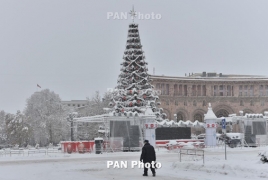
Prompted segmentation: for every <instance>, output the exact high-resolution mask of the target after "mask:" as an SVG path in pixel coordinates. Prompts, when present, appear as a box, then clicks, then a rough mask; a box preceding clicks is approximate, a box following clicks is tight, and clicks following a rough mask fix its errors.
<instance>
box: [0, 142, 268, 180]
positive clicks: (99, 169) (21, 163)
mask: <svg viewBox="0 0 268 180" xmlns="http://www.w3.org/2000/svg"><path fill="white" fill-rule="evenodd" d="M227 150H228V153H227V160H225V159H224V149H222V148H214V149H213V148H208V149H206V153H205V154H206V155H205V165H203V164H202V160H201V158H200V157H197V158H195V159H194V158H193V157H192V156H183V157H182V162H179V157H178V153H170V152H167V151H157V162H161V163H162V168H161V169H158V170H157V171H156V177H152V176H151V172H150V171H149V177H142V173H143V169H138V168H137V167H135V168H134V169H132V168H131V167H130V164H131V161H137V160H139V156H140V153H139V152H132V153H109V154H71V155H68V154H61V153H58V154H51V155H49V156H45V155H40V154H35V155H30V156H19V155H14V156H12V157H9V156H6V157H5V156H0V180H61V179H64V180H74V179H79V180H84V179H85V180H95V179H96V180H110V179H116V180H125V179H129V180H132V179H133V180H134V179H140V178H142V179H144V178H145V179H148V178H149V179H161V180H170V179H177V180H214V179H217V180H226V179H227V178H228V179H231V180H241V179H268V170H267V169H268V164H262V163H260V161H259V159H260V157H258V153H259V152H261V151H264V150H267V148H266V147H265V148H243V149H240V148H235V149H230V148H228V149H227ZM107 161H128V165H129V166H128V169H112V168H111V169H107Z"/></svg>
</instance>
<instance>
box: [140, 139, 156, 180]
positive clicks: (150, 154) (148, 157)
mask: <svg viewBox="0 0 268 180" xmlns="http://www.w3.org/2000/svg"><path fill="white" fill-rule="evenodd" d="M140 161H141V162H143V163H144V173H143V176H148V168H146V167H145V164H146V163H149V164H150V169H151V171H152V173H153V176H155V168H154V167H153V166H152V162H153V161H154V163H155V161H156V156H155V150H154V147H153V146H152V145H150V144H149V141H148V140H144V146H143V147H142V153H141V157H140Z"/></svg>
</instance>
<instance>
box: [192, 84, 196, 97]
mask: <svg viewBox="0 0 268 180" xmlns="http://www.w3.org/2000/svg"><path fill="white" fill-rule="evenodd" d="M192 96H196V85H193V86H192Z"/></svg>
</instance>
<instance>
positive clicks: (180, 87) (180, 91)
mask: <svg viewBox="0 0 268 180" xmlns="http://www.w3.org/2000/svg"><path fill="white" fill-rule="evenodd" d="M179 96H182V85H181V84H180V85H179Z"/></svg>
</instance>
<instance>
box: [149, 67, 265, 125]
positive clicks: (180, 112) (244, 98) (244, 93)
mask: <svg viewBox="0 0 268 180" xmlns="http://www.w3.org/2000/svg"><path fill="white" fill-rule="evenodd" d="M151 79H152V80H153V81H152V83H153V85H154V87H155V89H157V90H159V98H160V101H161V107H162V108H163V109H164V112H165V113H166V114H167V116H168V119H175V120H177V121H179V120H184V121H185V120H191V121H195V120H198V121H203V120H204V114H205V113H206V110H207V106H208V103H211V104H212V108H213V111H214V112H215V114H216V116H217V117H221V116H225V117H227V116H228V115H229V114H237V113H239V111H243V112H244V113H263V112H264V111H268V77H264V76H251V75H224V74H222V73H219V74H217V73H206V72H203V73H195V74H193V73H192V74H191V75H189V76H185V77H171V76H156V75H152V76H151ZM174 114H176V116H175V117H174Z"/></svg>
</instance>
